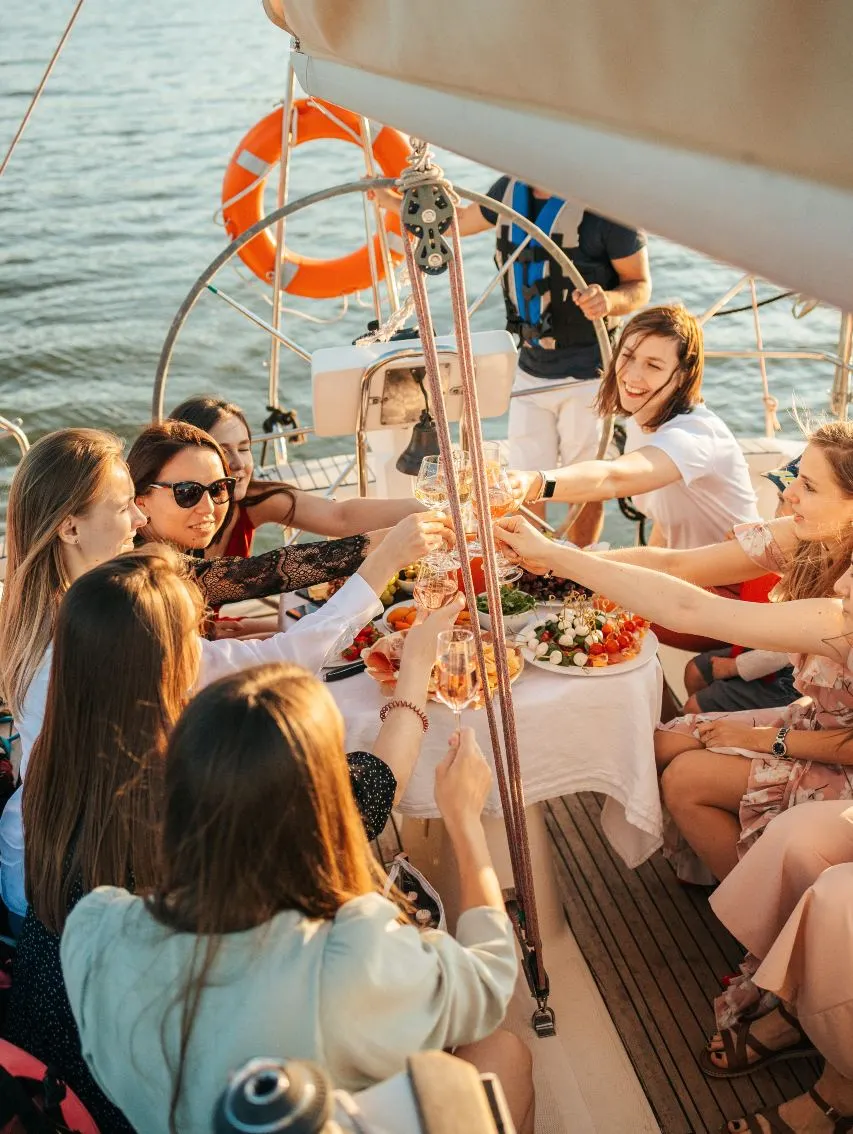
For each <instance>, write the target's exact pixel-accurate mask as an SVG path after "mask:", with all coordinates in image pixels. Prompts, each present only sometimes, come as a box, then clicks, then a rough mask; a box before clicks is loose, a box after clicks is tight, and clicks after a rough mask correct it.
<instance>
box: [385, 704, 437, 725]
mask: <svg viewBox="0 0 853 1134" xmlns="http://www.w3.org/2000/svg"><path fill="white" fill-rule="evenodd" d="M392 709H411V710H412V712H413V713H416V714H417V715H418V716H419V717H420V718H421V724H422V725H423V729H424V732H426V731H427V730H428V729H429V717H427V715H426V713H425V712H424V711H423V709H419V708H418V706H417V705H414V704H413V703H412V702H411V701H401V700H396V701H386V702H385V704H384V705H383V706H382V708H381V709H380V710H379V719H380V721H382V723H383V724H384V723H385V718H386V717H387V716H388V714H389V713H390V712H391V710H392Z"/></svg>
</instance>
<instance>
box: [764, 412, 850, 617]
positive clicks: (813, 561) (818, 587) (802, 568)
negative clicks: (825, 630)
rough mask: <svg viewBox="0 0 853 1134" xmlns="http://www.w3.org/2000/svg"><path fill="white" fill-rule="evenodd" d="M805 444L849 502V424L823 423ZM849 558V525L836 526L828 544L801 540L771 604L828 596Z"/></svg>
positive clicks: (848, 565) (812, 432)
mask: <svg viewBox="0 0 853 1134" xmlns="http://www.w3.org/2000/svg"><path fill="white" fill-rule="evenodd" d="M808 443H809V445H814V447H815V448H816V449H820V451H821V453H823V455H824V457H825V458H826V461H827V463H828V464H829V467H830V470H831V472H832V476H833V479H834V480H835V483H836V484H837V486H838V488H839V489H840V490H841V492H842V493H843V494H844V495H845V496H847V497H850V498H851V499H853V422H850V421H828V422H824V424H823V425H819V426H817V428H814V429H811V430H810V431H809V433H808ZM851 557H853V525H851V524H839V525H838V536H837V538H836V539H834V540H832V541H831V542H829V541H825V540H801V541H800V542H799V543H798V544H797V547H796V549H795V551H794V554H793V555H792V557H791V561H790V563H789V564H788V567H787V569H786V570H785V572H784V573H783V575H782V578H781V580H780V581H779V583H778V584H777V586H776V589H775V590H774V591H773V599H774V601H776V602H779V601H784V600H787V599H806V598H824V597H827V596H829V595H832V593H833V588H834V586H835V583H836V582H837V581H838V580H839V579H840V578H841V576H842V575H843V574H844V572H845V571H846V570H847V569H848V568H849V567H850V560H851Z"/></svg>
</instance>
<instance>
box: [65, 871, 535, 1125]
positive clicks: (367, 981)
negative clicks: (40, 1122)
mask: <svg viewBox="0 0 853 1134" xmlns="http://www.w3.org/2000/svg"><path fill="white" fill-rule="evenodd" d="M398 913H399V911H398V909H397V907H396V906H394V905H393V904H392V903H391V902H389V901H387V900H386V899H385V898H382V897H380V896H379V894H365V895H364V896H363V897H358V898H353V899H352V900H351V901H349V902H346V903H345V904H344V905H342V906H341V907H340V909H339V910H338V912H337V914H336V915H335V917H334V918H333V919H332V920H329V921H316V920H311V919H309V918H307V917H305V916H304V915H303V914H301V913H297V912H295V911H290V912H285V913H280V914H277V915H276V916H275V917H273V918H272V919H271V920H270V921H268V922H266V923H265V924H264V925H261V926H258V927H257V928H256V929H248V930H245V931H243V932H241V933H240V932H237V933H227V934H225V935H224V936H223V937H222V938H221V946H220V949H219V952H218V953H217V954H216V958H215V960H214V963H213V967H212V969H211V971H210V972H209V973H208V977H207V983H206V987H205V989H204V992H203V993H202V996H201V999H200V1001H199V1004H198V1015H197V1017H196V1021H195V1026H194V1028H193V1034H192V1037H191V1040H190V1046H189V1051H188V1054H187V1060H186V1065H185V1079H184V1089H183V1099H184V1104H183V1107H182V1108H181V1112H180V1120H179V1123H178V1125H179V1127H180V1129H181V1131H183V1134H209V1131H210V1129H211V1115H212V1113H213V1107H214V1103H215V1101H216V1098H217V1096H218V1095H219V1094H220V1092H221V1091H222V1089H223V1087H224V1086H225V1083H226V1082H227V1080H228V1075H229V1073H230V1072H231V1071H233V1070H234V1068H235V1067H239V1066H241V1065H242V1064H243V1063H245V1062H246V1060H247V1059H250V1058H252V1057H254V1056H257V1055H271V1056H286V1057H290V1058H292V1059H313V1060H316V1061H317V1062H318V1063H320V1064H322V1065H323V1066H324V1067H325V1068H326V1069H327V1071H328V1072H329V1074H330V1075H331V1077H332V1080H333V1082H334V1083H335V1085H336V1086H338V1087H342V1088H344V1089H345V1090H357V1089H359V1088H361V1087H364V1086H367V1085H369V1084H371V1083H376V1082H381V1081H382V1080H384V1079H388V1078H390V1076H392V1075H395V1074H397V1073H398V1072H399V1071H403V1070H404V1069H405V1065H406V1057H407V1056H408V1055H412V1054H414V1053H415V1052H417V1051H422V1050H440V1049H441V1048H444V1047H451V1046H453V1045H455V1044H460V1043H471V1042H473V1041H474V1040H478V1039H481V1038H482V1037H483V1036H487V1035H489V1034H490V1033H491V1032H493V1031H494V1030H495V1028H496V1027H498V1025H499V1024H500V1023H501V1021H502V1020H503V1018H504V1014H505V1013H506V1009H507V1005H508V1003H509V1001H510V998H511V997H512V994H513V989H514V988H515V981H516V976H517V973H518V964H517V961H516V957H515V942H514V938H513V931H512V924H511V923H510V920H509V918H508V917H507V915H506V914H505V913H504V912H503V910H495V909H489V908H486V907H482V906H481V907H477V908H475V909H469V910H466V911H465V912H464V913H463V914H461V915H460V917H459V922H458V925H457V929H456V938H453V937H451V936H450V935H449V934H448V933H442V932H441V931H440V930H432V929H429V930H426V931H424V932H421V931H420V930H418V929H416V928H415V927H414V926H411V925H407V926H404V925H401V924H400V923H399V922H398V921H397V915H398ZM196 942H197V938H196V937H195V936H194V935H193V934H191V933H173V932H171V931H169V930H167V929H165V928H164V927H163V926H162V925H160V924H159V923H158V922H156V921H155V920H154V918H153V917H152V915H151V913H150V912H149V910H148V907H147V906H146V903H145V901H144V899H142V898H137V897H131V895H130V894H128V893H127V892H126V891H125V890H119V889H116V888H114V887H112V886H103V887H101V888H100V889H98V890H95V891H93V892H92V893H91V894H88V895H87V896H86V897H85V898H83V900H82V901H81V902H79V903H78V904H77V905H76V906H75V908H74V909H73V910H72V911H71V914H70V915H69V917H68V921H67V922H66V924H65V931H64V932H63V934H62V945H61V954H62V973H63V976H64V977H65V985H66V988H67V989H68V999H69V1001H70V1003H71V1010H72V1011H73V1013H74V1018H75V1020H76V1021H77V1027H78V1028H79V1030H80V1046H81V1049H82V1052H83V1057H84V1058H85V1060H86V1062H87V1064H88V1065H89V1069H90V1070H91V1072H92V1074H93V1075H94V1077H95V1080H96V1082H97V1083H98V1084H99V1085H100V1087H101V1089H102V1090H103V1091H104V1093H105V1094H106V1095H107V1097H108V1098H110V1099H111V1100H112V1101H113V1102H114V1103H115V1104H116V1106H118V1107H119V1108H120V1109H121V1110H122V1111H123V1112H124V1113H125V1114H126V1115H127V1117H128V1119H129V1121H130V1122H131V1123H132V1125H133V1127H134V1128H135V1129H137V1130H144V1131H145V1132H146V1134H168V1129H169V1122H168V1113H169V1106H168V1099H169V1098H170V1097H171V1090H172V1072H171V1071H170V1066H171V1067H174V1066H175V1065H176V1063H177V1054H178V1051H179V1048H180V1039H181V1012H180V1011H179V1010H177V1009H176V1007H175V997H176V995H178V994H179V992H180V991H181V988H182V986H183V984H184V983H185V981H186V976H187V972H188V969H189V964H190V960H191V957H192V953H193V949H194V947H195V945H196ZM164 1048H165V1050H164Z"/></svg>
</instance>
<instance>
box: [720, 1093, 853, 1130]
mask: <svg viewBox="0 0 853 1134" xmlns="http://www.w3.org/2000/svg"><path fill="white" fill-rule="evenodd" d="M809 1095H810V1096H811V1098H812V1100H813V1102H814V1104H815V1106H817V1107H818V1108H819V1109H820V1110H822V1111H823V1113H824V1114H825V1115H826V1117H827V1118H828V1119H830V1120H831V1121H832V1122H833V1123H834V1124H835V1125H834V1126H833V1127H832V1134H846V1132H847V1131H851V1130H853V1115H845V1114H841V1113H840V1112H839V1111H837V1110H836V1109H835V1107H834V1106H830V1105H829V1103H828V1102H827V1101H826V1099H823V1098H821V1096H820V1095H819V1094H818V1093H817V1091H816V1090H815V1089H814V1087H812V1088H811V1089H810V1090H809ZM784 1105H785V1104H784V1103H779V1106H768V1107H765V1108H764V1110H759V1111H756V1113H755V1114H748V1115H746V1117H745V1118H741V1119H737V1118H735V1119H732V1121H733V1122H745V1123H746V1125H747V1128H748V1130H749V1134H764V1131H763V1130H762V1128H761V1126H760V1125H759V1122H758V1120H759V1118H763V1119H764V1121H765V1122H766V1123H767V1125H768V1126H769V1127H770V1129H771V1131H772V1132H773V1134H797V1131H796V1130H795V1129H794V1128H793V1126H789V1125H788V1123H787V1122H786V1121H785V1119H784V1118H780V1117H779V1107H780V1106H784ZM720 1134H730V1131H729V1124H728V1122H724V1123H723V1125H722V1126H721V1127H720Z"/></svg>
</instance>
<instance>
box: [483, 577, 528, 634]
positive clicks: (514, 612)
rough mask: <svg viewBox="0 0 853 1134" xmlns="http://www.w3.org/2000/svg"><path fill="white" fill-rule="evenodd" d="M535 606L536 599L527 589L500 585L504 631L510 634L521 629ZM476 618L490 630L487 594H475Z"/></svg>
mask: <svg viewBox="0 0 853 1134" xmlns="http://www.w3.org/2000/svg"><path fill="white" fill-rule="evenodd" d="M535 607H536V599H535V598H534V597H533V595H529V594H528V593H527V591H520V590H518V589H517V588H516V587H501V608H502V609H501V613H502V614H503V622H504V633H505V634H507V635H510V636H511V635H515V634H518V632H519V631H520V630H523V629H524V627H525V626H526V625H527V623H528V622H529V621H530V620H531V618H532V617H533V613H534V609H535ZM477 618H478V620H479V622H480V625H481V626H482V627H483V629H484V630H491V628H492V617H491V614H490V613H489V599H488V595H485V594H482V595H477Z"/></svg>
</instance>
